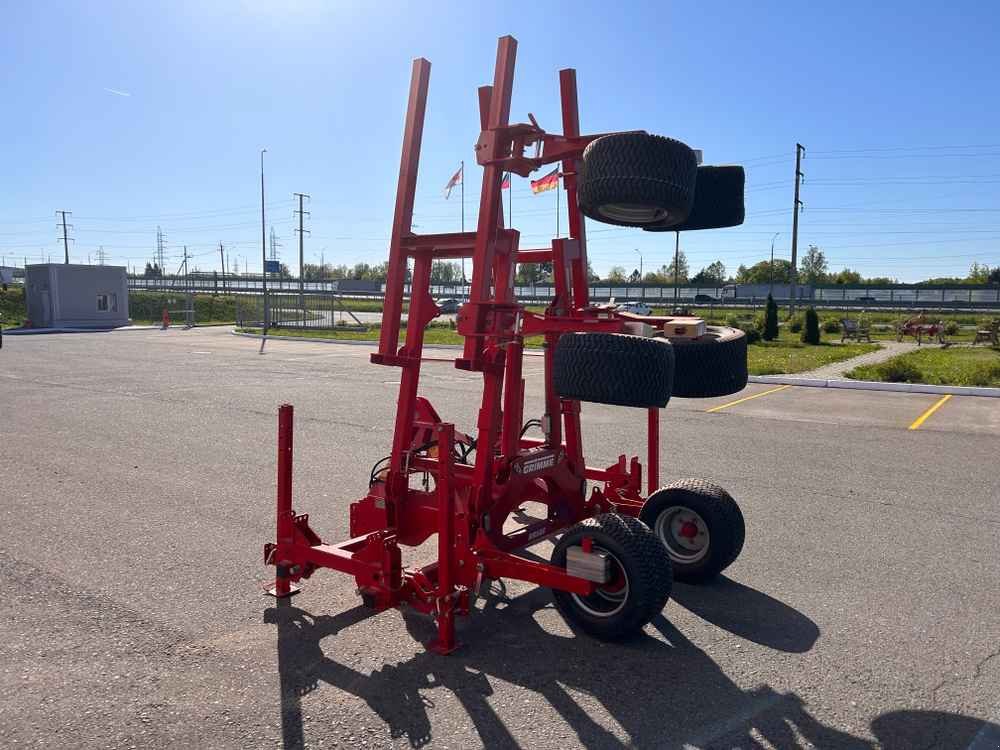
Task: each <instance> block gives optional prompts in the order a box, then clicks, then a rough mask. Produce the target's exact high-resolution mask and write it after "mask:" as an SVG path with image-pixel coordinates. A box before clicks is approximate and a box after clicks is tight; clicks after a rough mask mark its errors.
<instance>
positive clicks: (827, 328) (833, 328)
mask: <svg viewBox="0 0 1000 750" xmlns="http://www.w3.org/2000/svg"><path fill="white" fill-rule="evenodd" d="M823 332H824V333H839V332H840V321H839V320H834V319H833V318H830V319H829V320H825V321H823Z"/></svg>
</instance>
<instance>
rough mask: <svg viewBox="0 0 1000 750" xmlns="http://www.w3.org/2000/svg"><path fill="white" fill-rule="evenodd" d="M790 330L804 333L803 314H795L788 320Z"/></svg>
mask: <svg viewBox="0 0 1000 750" xmlns="http://www.w3.org/2000/svg"><path fill="white" fill-rule="evenodd" d="M788 330H789V331H791V332H792V333H802V316H801V315H793V316H792V317H791V318H790V319H789V321H788Z"/></svg>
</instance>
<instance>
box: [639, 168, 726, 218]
mask: <svg viewBox="0 0 1000 750" xmlns="http://www.w3.org/2000/svg"><path fill="white" fill-rule="evenodd" d="M745 184H746V172H745V171H744V169H743V167H739V166H723V167H715V166H700V167H698V178H697V180H696V182H695V188H694V202H693V203H692V204H691V213H689V214H688V217H687V218H686V219H685V220H684V221H682V222H680V223H679V224H669V223H665V222H659V223H656V224H652V225H648V226H645V227H643V229H645V230H646V231H647V232H687V231H692V230H696V229H722V228H724V227H738V226H739V225H740V224H742V223H743V220H744V218H745V216H746V207H745V203H744V200H743V193H744V186H745Z"/></svg>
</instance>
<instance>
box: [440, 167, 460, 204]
mask: <svg viewBox="0 0 1000 750" xmlns="http://www.w3.org/2000/svg"><path fill="white" fill-rule="evenodd" d="M464 169H465V165H464V164H463V165H462V166H461V167H459V168H458V171H457V172H455V174H453V175H452V176H451V179H450V180H448V184H447V185H445V186H444V197H445V198H446V199H447V198H449V197H450V196H451V189H452V188H453V187H455V185H461V184H463V179H464V178H463V176H462V170H464Z"/></svg>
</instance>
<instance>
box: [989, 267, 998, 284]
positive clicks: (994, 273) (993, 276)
mask: <svg viewBox="0 0 1000 750" xmlns="http://www.w3.org/2000/svg"><path fill="white" fill-rule="evenodd" d="M986 281H987V282H989V283H990V284H1000V266H997V267H996V268H992V269H990V273H989V276H987V277H986Z"/></svg>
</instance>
